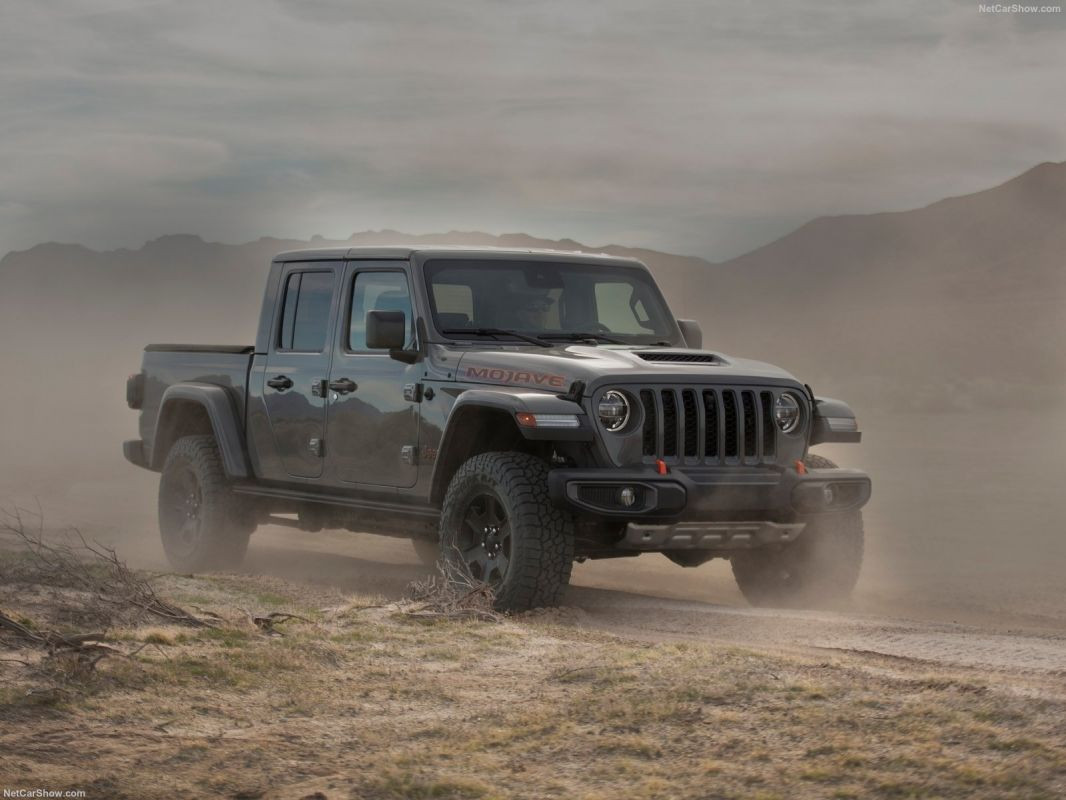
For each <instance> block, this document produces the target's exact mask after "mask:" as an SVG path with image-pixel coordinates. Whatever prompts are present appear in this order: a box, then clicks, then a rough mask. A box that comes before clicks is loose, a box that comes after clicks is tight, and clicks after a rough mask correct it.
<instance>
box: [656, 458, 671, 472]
mask: <svg viewBox="0 0 1066 800" xmlns="http://www.w3.org/2000/svg"><path fill="white" fill-rule="evenodd" d="M655 471H656V472H658V473H659V474H660V475H665V474H666V473H667V472H669V471H670V470H668V469H667V468H666V462H665V461H663V460H662V459H661V458H657V459H655Z"/></svg>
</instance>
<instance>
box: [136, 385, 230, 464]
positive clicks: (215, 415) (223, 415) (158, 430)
mask: <svg viewBox="0 0 1066 800" xmlns="http://www.w3.org/2000/svg"><path fill="white" fill-rule="evenodd" d="M183 403H195V404H196V405H199V406H200V407H202V408H203V409H204V411H205V412H207V418H208V420H209V421H210V423H211V430H212V432H213V433H214V435H215V442H216V443H217V444H218V449H219V452H220V453H221V455H222V466H223V468H224V469H225V470H226V474H227V475H228V476H229V477H231V478H247V477H248V476H249V474H250V470H249V468H248V457H247V455H246V454H245V449H244V435H243V432H242V431H241V425H240V416H239V414H238V413H237V409H236V408H235V407H234V404H233V400H232V398H231V396H230V395H229V393H228V392H227V391H226V389H224V388H223V387H221V386H215V385H214V384H210V383H176V384H174V385H173V386H168V387H167V389H166V390H165V391H164V392H163V396H162V398H160V402H159V416H158V417H157V418H156V425H155V436H154V439H155V441H156V442H158V441H159V439H160V436H161V435H162V434H163V433H164V432H165V431H166V430H167V426H168V425H169V424H172V423H171V421H170V420H171V418H172V417H173V415H174V414H175V413H180V412H179V411H178V409H179V407H180V405H181V404H183ZM159 451H160V448H158V447H153V448H152V467H153V468H154V469H161V468H162V466H163V464H162V461H163V459H164V458H165V457H166V453H164V452H159Z"/></svg>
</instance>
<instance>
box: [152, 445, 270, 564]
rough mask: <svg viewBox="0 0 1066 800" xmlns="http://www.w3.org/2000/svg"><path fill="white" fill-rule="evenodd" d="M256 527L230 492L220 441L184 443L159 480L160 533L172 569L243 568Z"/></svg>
mask: <svg viewBox="0 0 1066 800" xmlns="http://www.w3.org/2000/svg"><path fill="white" fill-rule="evenodd" d="M254 527H255V525H254V522H252V521H250V516H249V514H248V513H247V510H246V509H243V508H242V507H241V504H240V502H239V500H238V498H237V497H235V496H234V494H233V492H232V491H231V490H230V487H229V483H228V482H227V480H226V474H225V471H224V470H223V469H222V459H221V456H220V454H219V452H218V446H217V445H216V444H215V440H214V437H212V436H183V437H182V438H180V439H178V441H176V442H175V443H174V446H173V447H172V448H171V449H170V453H169V454H168V455H167V459H166V462H165V463H164V465H163V473H162V475H161V476H160V478H159V532H160V535H161V537H162V539H163V550H164V551H166V554H167V560H169V561H170V564H171V566H173V567H174V569H176V570H178V571H179V572H200V571H203V570H208V569H232V568H234V567H237V566H239V565H240V563H241V561H243V560H244V555H245V553H246V552H247V550H248V539H249V537H250V536H251V534H252V530H253V529H254Z"/></svg>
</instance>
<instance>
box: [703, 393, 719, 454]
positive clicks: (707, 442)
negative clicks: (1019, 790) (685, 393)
mask: <svg viewBox="0 0 1066 800" xmlns="http://www.w3.org/2000/svg"><path fill="white" fill-rule="evenodd" d="M719 455H720V454H719V452H718V395H717V394H716V393H715V392H713V391H711V390H710V389H704V390H703V457H704V458H718V457H719Z"/></svg>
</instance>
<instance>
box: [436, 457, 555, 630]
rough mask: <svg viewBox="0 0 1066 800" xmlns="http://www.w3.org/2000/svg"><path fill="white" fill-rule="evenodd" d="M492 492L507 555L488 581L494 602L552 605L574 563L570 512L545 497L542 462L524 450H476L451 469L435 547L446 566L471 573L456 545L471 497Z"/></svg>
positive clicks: (510, 607)
mask: <svg viewBox="0 0 1066 800" xmlns="http://www.w3.org/2000/svg"><path fill="white" fill-rule="evenodd" d="M486 495H491V496H492V497H495V498H496V499H497V500H498V501H499V504H500V506H502V509H503V511H504V512H505V513H506V520H507V523H508V525H509V528H510V544H509V548H510V549H509V561H508V566H507V571H506V573H505V574H504V575H503V578H502V580H500V581H499V582H498V583H496V584H495V585H494V589H495V596H496V600H495V607H496V608H497V610H500V611H525V610H528V609H531V608H538V607H544V606H554V605H556V604H558V602H559V598H560V596H561V595H562V593H563V590H564V589H565V588H566V586H567V584H568V583H569V582H570V570H571V568H572V567H573V563H574V527H573V519H572V517H571V516H570V515H569V514H567V513H566V512H564V511H563V510H562V509H560V508H558V507H557V506H555V505H554V504H553V503H552V502H551V500H550V498H549V497H548V467H547V465H546V464H545V463H544V462H543V461H541V460H540V459H538V458H535V457H533V456H531V455H527V454H525V453H482V454H480V455H477V456H474V457H473V458H471V459H470V460H468V461H466V462H465V463H464V464H463V465H462V466H461V467H459V470H458V471H457V472H456V473H455V475H454V477H453V478H452V480H451V483H450V484H449V486H448V491H447V493H446V494H445V497H444V505H443V508H442V511H441V520H440V547H441V553H442V554H443V562H444V564H445V567H446V568H447V569H449V570H457V571H459V572H460V573H461V574H464V575H467V576H469V575H470V574H471V571H470V568H469V567H468V565H467V563H466V561H465V559H464V558H463V555H462V552H461V550H460V549H459V545H460V544H461V540H462V535H461V534H460V531H461V530H463V531H466V519H467V514H468V513H469V509H470V508H471V504H472V503H476V502H477V499H478V498H479V497H484V496H486Z"/></svg>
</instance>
